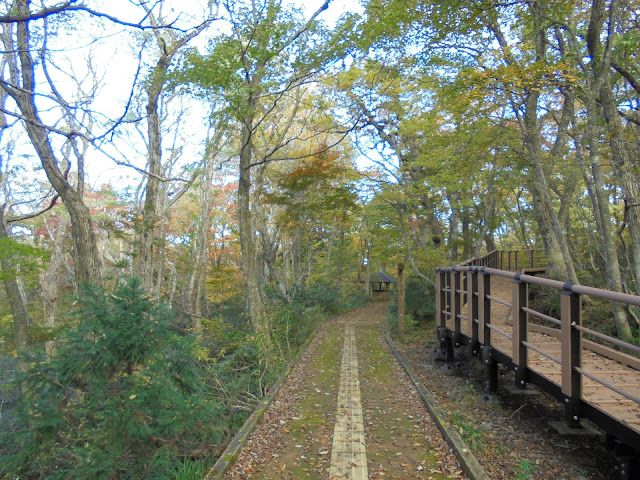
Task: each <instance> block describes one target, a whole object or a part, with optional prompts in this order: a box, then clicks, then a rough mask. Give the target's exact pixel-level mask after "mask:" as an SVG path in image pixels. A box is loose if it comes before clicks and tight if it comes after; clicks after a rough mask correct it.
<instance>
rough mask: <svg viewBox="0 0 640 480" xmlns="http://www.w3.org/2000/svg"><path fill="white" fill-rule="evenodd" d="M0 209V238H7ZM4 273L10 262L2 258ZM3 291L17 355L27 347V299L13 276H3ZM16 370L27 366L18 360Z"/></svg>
mask: <svg viewBox="0 0 640 480" xmlns="http://www.w3.org/2000/svg"><path fill="white" fill-rule="evenodd" d="M1 207H2V208H0V238H9V228H8V227H7V223H6V221H5V218H4V215H5V206H4V205H2V206H1ZM0 266H1V267H2V270H3V271H4V272H10V271H11V269H12V266H13V265H11V262H10V261H9V260H8V259H6V258H2V261H1V263H0ZM3 283H4V290H5V293H6V295H7V300H8V302H9V306H10V307H11V314H12V315H13V342H14V345H15V348H16V351H17V352H18V353H21V352H23V351H25V350H26V349H27V348H28V346H29V323H30V321H29V309H28V306H27V299H26V298H24V295H23V294H22V290H21V288H20V284H19V283H18V278H17V276H15V275H4V280H3ZM18 369H19V370H20V371H21V372H24V371H25V370H26V369H27V364H26V363H25V362H23V361H22V359H20V357H19V358H18Z"/></svg>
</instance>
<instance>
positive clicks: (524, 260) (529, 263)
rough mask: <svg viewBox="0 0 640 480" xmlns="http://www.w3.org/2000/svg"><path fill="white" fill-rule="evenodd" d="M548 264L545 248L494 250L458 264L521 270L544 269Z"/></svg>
mask: <svg viewBox="0 0 640 480" xmlns="http://www.w3.org/2000/svg"><path fill="white" fill-rule="evenodd" d="M546 264H547V259H546V257H545V253H544V250H542V249H536V248H532V249H529V250H493V251H491V252H489V253H487V254H486V255H483V256H481V257H473V258H470V259H469V260H466V261H464V262H462V263H460V264H458V265H457V266H459V267H463V266H474V267H489V268H496V269H498V270H509V271H516V272H519V271H521V270H536V271H540V270H544V269H545V266H546Z"/></svg>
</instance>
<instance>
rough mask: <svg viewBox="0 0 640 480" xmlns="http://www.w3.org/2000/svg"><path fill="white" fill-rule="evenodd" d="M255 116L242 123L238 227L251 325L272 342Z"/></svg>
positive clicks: (251, 110) (251, 103) (252, 103)
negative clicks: (260, 235)
mask: <svg viewBox="0 0 640 480" xmlns="http://www.w3.org/2000/svg"><path fill="white" fill-rule="evenodd" d="M255 107H256V102H255V100H254V98H253V96H250V99H249V111H250V112H253V111H254V109H255ZM253 122H254V116H253V113H250V114H249V115H247V116H246V117H245V118H244V122H243V123H242V135H241V142H242V146H241V150H240V171H239V179H238V223H239V230H240V250H241V251H242V278H243V280H244V284H245V287H246V290H247V306H248V309H249V316H250V318H251V325H252V327H253V329H254V331H255V332H257V333H260V334H262V335H264V336H265V337H266V338H267V339H268V338H270V332H269V324H268V321H267V318H266V314H265V309H264V303H263V300H262V292H261V289H260V272H259V271H258V268H257V264H256V263H257V262H256V248H255V234H254V229H253V219H252V215H251V208H250V205H251V160H252V158H253V152H252V149H253V128H254V126H253Z"/></svg>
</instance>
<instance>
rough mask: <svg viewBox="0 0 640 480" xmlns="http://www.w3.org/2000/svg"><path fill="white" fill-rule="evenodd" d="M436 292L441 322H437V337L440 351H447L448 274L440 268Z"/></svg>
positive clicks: (437, 314) (438, 317)
mask: <svg viewBox="0 0 640 480" xmlns="http://www.w3.org/2000/svg"><path fill="white" fill-rule="evenodd" d="M436 271H437V273H436V290H437V291H438V293H437V294H436V319H437V320H439V321H438V322H436V323H437V324H438V326H437V335H438V338H439V339H440V350H443V351H444V349H445V338H446V337H445V336H446V334H447V314H446V312H447V310H448V308H447V292H446V291H445V289H446V288H447V274H446V273H445V272H443V271H441V270H440V269H439V268H438V269H437V270H436Z"/></svg>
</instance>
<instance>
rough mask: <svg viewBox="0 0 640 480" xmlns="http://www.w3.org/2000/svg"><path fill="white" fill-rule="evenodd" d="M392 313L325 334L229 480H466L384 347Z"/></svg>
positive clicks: (369, 314) (363, 313) (353, 320)
mask: <svg viewBox="0 0 640 480" xmlns="http://www.w3.org/2000/svg"><path fill="white" fill-rule="evenodd" d="M387 305H388V304H387V303H380V302H375V303H371V304H369V305H367V306H365V307H362V308H358V309H355V310H352V311H350V312H347V313H345V314H342V315H340V316H337V317H335V318H334V319H332V320H331V321H329V322H327V323H326V324H325V325H323V327H322V328H321V329H320V331H319V332H318V334H317V335H316V337H315V339H314V340H313V341H312V343H311V344H310V345H309V348H308V349H307V351H306V352H305V354H304V355H303V356H302V358H301V360H300V361H299V362H298V364H297V365H296V367H295V368H294V369H293V371H292V373H291V375H290V376H289V378H288V380H287V382H286V383H285V385H284V386H283V387H282V389H281V390H280V392H279V394H278V396H277V397H276V398H275V400H274V402H273V403H272V405H271V406H270V407H269V409H268V410H267V412H266V413H265V416H264V417H263V419H262V421H261V422H260V424H259V425H258V427H257V428H256V430H255V431H254V433H253V434H252V435H251V437H250V439H249V441H248V443H247V446H246V447H245V448H244V450H243V451H242V452H241V454H240V455H239V457H238V460H237V462H236V463H235V465H234V466H233V468H232V469H231V470H230V472H229V473H228V474H227V476H226V477H225V478H226V479H247V478H254V479H263V480H273V479H291V480H293V479H296V480H298V479H306V478H309V479H322V480H326V479H330V480H342V479H344V480H347V479H350V480H355V479H360V478H363V479H366V478H369V479H383V478H385V479H386V478H394V479H414V478H417V479H425V480H427V479H433V480H439V479H445V478H464V474H463V473H462V471H461V468H460V466H459V465H458V463H457V460H456V459H455V457H454V456H453V453H452V452H451V450H450V448H449V447H448V445H447V443H446V442H445V440H444V439H443V438H442V436H441V435H440V432H439V431H438V429H437V427H436V426H435V424H434V423H433V421H432V419H431V417H430V416H429V413H428V412H427V410H426V408H425V407H424V405H423V404H422V402H421V401H420V399H419V397H418V395H417V393H416V392H415V390H414V389H413V387H412V385H411V383H410V381H409V379H408V378H407V377H406V374H405V373H404V371H403V370H402V369H401V368H400V367H399V365H398V364H397V363H396V361H395V358H394V357H393V355H392V354H391V353H390V352H389V350H388V347H387V345H386V343H385V341H384V339H383V337H382V325H383V322H384V321H385V319H386V316H387ZM339 392H340V393H341V396H339ZM358 397H359V398H358Z"/></svg>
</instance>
